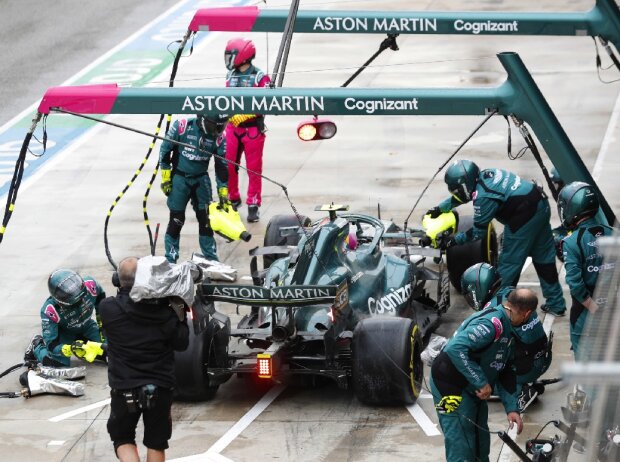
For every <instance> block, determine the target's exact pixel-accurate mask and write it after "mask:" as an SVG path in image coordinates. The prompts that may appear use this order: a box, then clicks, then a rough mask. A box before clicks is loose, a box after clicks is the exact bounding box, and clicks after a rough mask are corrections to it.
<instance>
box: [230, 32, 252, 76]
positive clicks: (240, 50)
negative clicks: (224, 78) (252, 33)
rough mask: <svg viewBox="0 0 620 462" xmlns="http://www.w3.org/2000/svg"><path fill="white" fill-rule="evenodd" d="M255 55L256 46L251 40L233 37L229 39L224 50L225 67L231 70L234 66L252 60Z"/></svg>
mask: <svg viewBox="0 0 620 462" xmlns="http://www.w3.org/2000/svg"><path fill="white" fill-rule="evenodd" d="M254 56H256V47H255V46H254V42H252V40H246V39H243V38H235V39H232V40H229V41H228V43H227V44H226V50H225V51H224V63H225V64H226V68H227V69H228V70H230V71H232V70H233V69H234V68H236V67H239V66H241V65H242V64H245V63H247V62H249V61H252V60H253V59H254Z"/></svg>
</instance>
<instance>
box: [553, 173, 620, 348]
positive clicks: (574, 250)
mask: <svg viewBox="0 0 620 462" xmlns="http://www.w3.org/2000/svg"><path fill="white" fill-rule="evenodd" d="M598 209H599V200H598V196H597V195H596V191H595V190H594V188H593V187H592V186H590V185H589V184H587V183H583V182H581V181H575V182H573V183H569V184H568V185H566V186H565V187H564V189H562V191H560V195H559V197H558V214H559V215H560V220H561V221H562V225H563V226H564V227H566V229H568V230H569V231H571V234H569V235H568V236H567V237H565V238H564V239H563V240H562V252H563V254H564V264H565V268H566V284H567V285H568V288H569V289H570V295H571V298H572V305H571V309H570V342H571V346H572V348H573V353H574V355H575V358H577V359H578V353H579V342H580V339H581V336H582V332H583V329H584V327H585V325H586V319H587V317H588V314H589V313H594V312H596V310H597V309H598V308H599V304H604V302H606V300H595V299H594V298H593V296H594V289H595V286H596V283H597V280H598V278H599V277H601V275H602V274H609V275H610V276H611V274H610V273H612V271H613V269H614V268H613V265H614V264H613V263H609V264H607V265H605V264H604V262H603V255H601V254H599V253H598V246H597V242H596V240H597V239H598V238H599V237H603V236H610V235H611V234H612V232H613V228H612V227H610V226H607V225H602V224H600V223H598V222H597V221H596V219H595V215H596V213H597V212H598ZM608 270H612V271H608ZM605 272H606V273H605Z"/></svg>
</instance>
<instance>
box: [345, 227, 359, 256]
mask: <svg viewBox="0 0 620 462" xmlns="http://www.w3.org/2000/svg"><path fill="white" fill-rule="evenodd" d="M345 242H346V243H347V247H348V249H349V250H355V249H357V230H356V228H355V226H353V225H349V235H348V236H347V237H346V238H345Z"/></svg>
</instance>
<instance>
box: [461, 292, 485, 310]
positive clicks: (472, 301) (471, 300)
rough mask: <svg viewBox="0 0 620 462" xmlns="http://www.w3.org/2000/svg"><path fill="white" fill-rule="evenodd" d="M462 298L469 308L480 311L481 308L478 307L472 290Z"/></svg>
mask: <svg viewBox="0 0 620 462" xmlns="http://www.w3.org/2000/svg"><path fill="white" fill-rule="evenodd" d="M463 296H464V297H465V301H466V302H467V304H468V305H469V306H470V308H472V309H473V310H475V311H479V310H480V308H481V307H480V306H478V301H477V300H476V295H475V293H474V291H473V290H472V291H471V292H468V293H466V294H463Z"/></svg>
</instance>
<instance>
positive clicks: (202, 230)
mask: <svg viewBox="0 0 620 462" xmlns="http://www.w3.org/2000/svg"><path fill="white" fill-rule="evenodd" d="M196 219H197V220H198V234H199V235H200V236H213V230H212V229H211V222H210V221H209V215H208V214H207V211H206V210H196Z"/></svg>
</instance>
